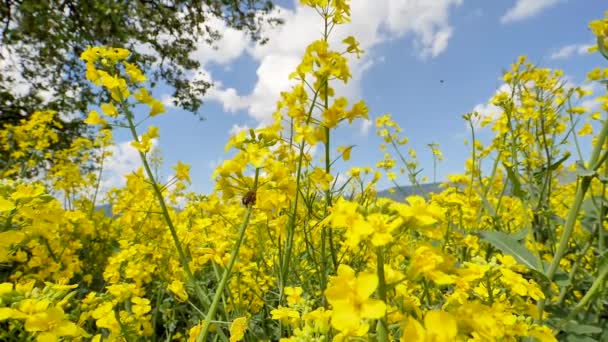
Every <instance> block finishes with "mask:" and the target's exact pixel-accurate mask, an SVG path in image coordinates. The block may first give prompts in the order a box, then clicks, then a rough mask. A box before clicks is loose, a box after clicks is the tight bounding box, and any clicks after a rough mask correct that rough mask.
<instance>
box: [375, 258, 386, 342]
mask: <svg viewBox="0 0 608 342" xmlns="http://www.w3.org/2000/svg"><path fill="white" fill-rule="evenodd" d="M376 258H377V260H376V273H377V275H378V289H377V292H378V297H379V298H380V300H382V301H383V302H384V303H386V278H385V277H384V253H383V251H382V248H381V247H378V248H377V249H376ZM376 333H377V336H378V341H382V342H388V341H389V333H388V323H387V321H386V314H385V315H384V317H382V318H381V319H379V320H378V324H377V325H376Z"/></svg>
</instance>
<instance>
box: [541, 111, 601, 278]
mask: <svg viewBox="0 0 608 342" xmlns="http://www.w3.org/2000/svg"><path fill="white" fill-rule="evenodd" d="M607 136H608V120H606V121H604V125H603V127H602V130H601V132H600V134H599V136H598V139H597V144H596V145H595V146H594V147H593V152H592V154H591V158H590V160H589V164H588V165H589V167H591V168H592V169H593V170H595V169H597V168H598V167H599V165H597V162H598V159H599V156H600V153H601V151H602V148H603V147H604V143H605V141H606V137H607ZM590 184H591V178H589V177H585V178H583V179H582V180H581V182H580V183H579V186H578V187H577V189H576V195H575V198H574V203H573V204H572V207H570V212H569V213H568V217H567V219H566V224H565V225H564V232H563V233H562V236H561V238H560V240H559V246H558V247H557V251H556V252H555V255H554V256H553V260H552V261H551V265H550V266H549V270H548V271H547V278H549V280H553V277H554V276H555V272H556V271H557V267H558V266H559V262H560V260H561V259H562V257H563V256H564V253H565V252H566V248H567V246H568V241H569V240H570V236H571V235H572V232H573V231H574V224H575V223H576V217H577V216H578V213H579V211H580V209H581V205H582V204H583V199H584V197H585V193H586V192H587V189H588V188H589V185H590Z"/></svg>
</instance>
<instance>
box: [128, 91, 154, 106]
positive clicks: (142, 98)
mask: <svg viewBox="0 0 608 342" xmlns="http://www.w3.org/2000/svg"><path fill="white" fill-rule="evenodd" d="M133 97H135V99H136V100H137V101H139V102H141V103H144V104H149V103H152V101H154V98H153V97H152V96H151V95H150V93H149V92H148V89H146V88H139V90H138V91H137V93H135V94H133Z"/></svg>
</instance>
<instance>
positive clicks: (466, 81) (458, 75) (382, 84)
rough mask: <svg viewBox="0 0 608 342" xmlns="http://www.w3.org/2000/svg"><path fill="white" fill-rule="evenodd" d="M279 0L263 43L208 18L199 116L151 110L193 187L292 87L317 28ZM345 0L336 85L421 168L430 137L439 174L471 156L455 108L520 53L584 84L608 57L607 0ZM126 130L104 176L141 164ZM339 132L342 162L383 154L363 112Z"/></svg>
mask: <svg viewBox="0 0 608 342" xmlns="http://www.w3.org/2000/svg"><path fill="white" fill-rule="evenodd" d="M279 5H280V6H281V11H280V14H279V15H281V16H283V17H284V18H285V20H286V22H285V25H283V26H282V27H279V28H277V29H274V30H268V31H267V36H268V37H269V38H270V42H269V44H267V45H266V46H264V47H256V46H254V45H253V44H251V43H249V42H248V41H247V40H246V39H245V37H244V36H243V35H242V34H241V33H240V32H237V31H234V30H224V29H223V26H222V24H221V23H220V22H216V23H215V25H218V26H217V27H218V28H219V29H222V30H223V31H224V33H225V35H224V39H223V40H222V41H220V42H219V43H218V49H217V50H212V49H210V48H208V47H206V46H204V44H201V46H200V48H199V51H198V52H197V54H196V57H197V58H199V59H200V60H201V62H202V63H203V69H204V72H205V74H206V76H205V77H207V79H211V80H213V81H214V82H215V83H216V85H217V86H216V87H215V88H214V89H213V90H212V91H211V92H210V93H209V94H208V95H207V96H206V99H205V101H206V102H205V104H204V106H203V107H202V110H201V113H202V115H203V116H204V117H205V118H206V120H205V121H200V120H199V119H198V118H197V117H195V116H194V115H192V114H190V113H187V112H184V111H181V110H179V109H177V108H175V107H171V106H167V109H168V113H166V114H164V115H162V116H159V117H155V118H153V119H152V120H150V122H149V124H153V125H156V126H159V127H160V133H161V138H160V141H159V143H158V147H159V148H160V150H161V152H162V156H163V158H164V166H163V169H162V171H163V174H164V175H165V176H169V175H170V174H171V169H170V167H171V166H172V165H175V163H176V162H177V161H178V160H180V161H182V162H185V163H188V164H190V165H191V178H192V182H193V184H192V188H191V189H192V190H194V191H197V192H205V193H206V192H209V191H211V190H212V188H213V182H212V180H211V174H212V172H213V168H214V167H215V166H216V165H217V164H218V163H220V162H221V160H222V159H224V158H226V157H227V155H226V154H225V152H224V145H225V143H226V142H227V140H228V137H229V134H230V132H235V131H237V130H238V129H239V128H243V127H257V126H258V125H260V124H264V123H265V122H268V119H269V117H270V115H271V114H272V109H273V108H274V103H275V102H276V99H277V98H278V95H279V92H280V91H281V90H287V88H288V87H289V83H288V82H287V74H288V73H289V72H290V71H291V70H292V69H293V66H294V65H295V64H296V63H297V62H298V59H299V57H300V56H301V54H302V52H303V50H304V48H305V47H306V45H307V44H308V43H309V42H310V41H311V40H312V39H316V38H318V37H319V36H318V34H317V33H318V32H319V31H320V30H321V26H320V22H319V21H318V18H317V17H316V15H315V14H313V13H311V12H310V11H307V10H306V9H302V8H300V7H299V5H296V3H294V2H291V1H281V2H279ZM351 6H352V11H353V13H352V19H353V23H352V24H347V25H346V26H345V27H344V28H343V29H342V30H340V31H337V32H336V38H337V39H338V38H340V37H343V36H346V35H349V34H352V35H355V36H356V37H357V38H358V39H359V40H360V41H361V44H362V46H363V48H364V49H365V50H366V53H365V55H364V56H363V57H362V58H361V59H359V60H354V61H353V63H354V64H353V66H352V71H353V75H354V77H353V80H352V81H351V83H350V84H349V86H347V87H341V88H340V89H339V91H340V92H341V94H344V95H345V96H347V97H348V98H349V99H350V100H352V101H357V100H359V99H362V100H364V101H365V102H366V103H367V105H368V107H369V108H370V118H371V119H372V121H373V119H374V118H376V117H377V116H380V115H383V114H385V113H390V114H392V116H393V118H394V119H395V120H396V121H397V122H398V123H399V124H400V125H401V126H402V128H403V129H404V133H405V135H407V136H408V137H409V138H410V144H411V147H413V148H414V149H416V150H417V152H418V155H419V159H420V162H421V164H422V167H423V168H424V169H425V174H426V175H428V176H431V175H432V160H431V157H430V152H429V150H428V148H427V147H426V145H427V144H429V143H431V142H435V143H438V144H439V145H440V149H441V150H442V152H443V154H444V156H445V160H444V161H443V162H442V163H440V164H439V169H438V178H439V180H441V179H444V178H445V177H446V176H447V175H448V174H451V173H459V172H462V170H463V165H464V161H465V159H466V158H467V156H468V154H469V150H468V148H467V147H466V146H465V145H464V143H463V141H464V139H465V138H468V137H469V135H468V132H467V129H466V126H465V124H464V121H463V120H462V118H461V117H462V115H463V114H465V113H467V112H469V111H472V110H474V109H477V110H481V111H483V110H485V109H484V108H485V106H484V105H485V104H486V103H487V101H488V99H489V98H491V97H492V96H493V94H494V93H495V92H496V90H497V89H498V88H499V87H500V86H501V84H502V83H501V81H500V76H501V73H502V70H503V69H507V68H509V66H510V64H511V63H512V62H513V61H514V60H515V59H516V58H517V57H518V56H519V55H522V54H525V55H527V56H528V57H529V58H530V60H531V61H532V62H534V63H536V64H538V65H541V66H543V67H551V68H559V69H563V70H564V72H565V75H566V76H567V77H568V79H569V80H570V81H571V82H573V83H575V84H583V82H584V79H585V75H586V73H587V72H588V71H590V70H591V69H592V68H593V67H595V66H600V65H602V64H603V65H605V62H606V61H605V60H603V59H602V58H601V57H600V56H599V55H598V54H588V53H586V52H585V50H586V46H588V45H590V44H592V43H593V38H592V35H591V32H590V31H589V30H588V29H587V24H588V22H589V21H591V20H593V19H598V18H601V17H602V16H603V13H604V11H605V10H608V6H606V4H604V6H602V1H590V0H587V1H575V0H569V1H568V0H511V1H506V0H505V1H486V0H432V1H422V0H417V1H403V0H374V1H371V0H353V1H352V2H351ZM441 80H444V82H443V83H441ZM154 94H155V95H156V96H157V97H160V98H162V99H163V100H165V101H166V103H167V104H169V103H170V89H167V88H164V87H162V86H161V87H159V88H157V89H155V90H154ZM366 128H367V129H366ZM126 133H127V132H124V131H123V132H116V134H115V137H116V141H117V145H118V146H117V148H116V151H115V152H116V156H115V157H114V158H113V160H112V161H111V162H110V163H108V165H109V168H108V170H107V177H109V178H108V181H107V184H108V185H110V184H111V185H115V184H120V182H121V178H122V175H123V174H124V173H127V172H130V171H131V170H132V169H133V168H135V167H137V166H138V162H137V159H136V158H135V155H134V153H133V151H131V150H130V148H129V147H128V136H127V135H126ZM480 134H482V135H486V136H489V134H490V132H489V131H488V130H486V131H482V132H480ZM335 139H336V140H337V144H341V145H350V144H354V145H357V146H356V147H355V149H354V150H353V153H352V159H351V161H350V162H349V164H348V166H349V167H352V166H360V167H363V166H374V165H375V163H376V162H377V161H379V160H380V159H381V157H382V153H380V152H379V149H378V145H379V144H380V140H379V139H378V138H377V137H376V136H375V129H374V127H373V126H372V127H370V126H369V124H366V123H364V122H363V121H359V122H355V123H353V125H352V126H348V127H345V128H342V129H340V130H339V131H338V132H337V135H336V138H335ZM334 146H337V145H336V144H334ZM402 183H406V180H405V179H403V180H402ZM388 186H390V184H389V183H388V182H387V181H383V182H381V183H380V188H382V187H388Z"/></svg>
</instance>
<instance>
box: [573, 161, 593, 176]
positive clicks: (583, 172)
mask: <svg viewBox="0 0 608 342" xmlns="http://www.w3.org/2000/svg"><path fill="white" fill-rule="evenodd" d="M576 174H577V175H578V176H579V177H595V176H597V172H596V171H594V170H589V169H587V167H586V166H585V163H584V162H583V161H582V160H579V161H577V162H576Z"/></svg>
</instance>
